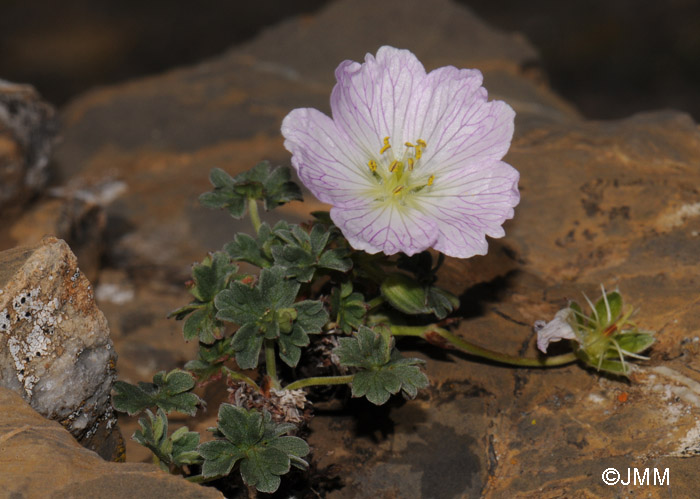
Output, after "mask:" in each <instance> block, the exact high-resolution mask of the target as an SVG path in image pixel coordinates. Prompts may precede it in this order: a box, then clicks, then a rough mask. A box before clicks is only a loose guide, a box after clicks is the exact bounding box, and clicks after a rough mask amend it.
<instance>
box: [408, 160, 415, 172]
mask: <svg viewBox="0 0 700 499" xmlns="http://www.w3.org/2000/svg"><path fill="white" fill-rule="evenodd" d="M413 163H414V161H413V158H408V170H409V171H413Z"/></svg>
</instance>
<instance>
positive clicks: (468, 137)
mask: <svg viewBox="0 0 700 499" xmlns="http://www.w3.org/2000/svg"><path fill="white" fill-rule="evenodd" d="M336 78H337V84H336V85H335V87H334V88H333V92H332V94H331V110H332V116H333V118H332V119H331V118H329V117H327V116H325V115H323V114H322V113H320V112H318V111H314V110H309V109H302V110H295V111H292V113H290V114H289V116H288V117H287V118H285V120H284V123H283V126H282V133H283V135H284V136H285V139H286V140H285V147H286V148H287V149H288V150H289V151H290V152H291V153H292V164H293V165H294V167H295V168H296V170H297V173H298V174H299V177H300V179H301V180H302V182H304V184H305V185H306V186H307V187H308V188H309V189H310V190H311V191H312V192H313V193H314V194H315V195H316V197H318V198H319V200H321V201H324V202H327V203H329V204H331V205H333V209H332V210H331V218H332V219H333V221H334V222H335V224H336V225H338V227H340V229H341V230H342V232H343V234H344V235H345V237H346V238H347V239H348V241H349V242H350V244H351V245H352V246H353V247H354V248H356V249H362V250H365V251H368V252H370V253H376V252H378V251H383V252H385V253H387V254H394V253H397V252H400V251H402V252H404V253H407V254H409V255H410V254H414V253H416V252H419V251H423V250H425V249H427V248H429V247H434V248H435V249H437V250H439V251H442V252H443V253H445V254H447V255H450V256H454V257H461V258H467V257H470V256H473V255H476V254H485V253H486V252H487V250H488V243H487V241H486V236H490V237H502V236H503V235H504V230H503V227H502V224H503V222H504V221H505V220H507V219H509V218H511V217H512V216H513V212H514V210H513V208H514V206H515V205H517V203H518V202H519V199H520V195H519V193H518V190H517V183H518V177H519V175H518V172H517V171H516V170H515V169H513V168H512V167H511V166H510V165H508V164H506V163H504V162H502V161H500V160H501V158H502V157H503V156H504V155H505V153H506V152H507V150H508V147H509V146H510V142H511V139H512V135H513V118H514V112H513V110H512V109H511V108H510V107H509V106H508V105H507V104H505V103H503V102H499V101H492V102H488V100H487V99H488V95H487V92H486V89H484V88H483V87H482V85H481V84H482V75H481V73H480V72H479V71H478V70H464V69H463V70H460V69H457V68H454V67H445V68H440V69H437V70H435V71H432V72H431V73H429V74H426V73H425V69H424V68H423V66H422V65H421V63H420V62H419V61H418V59H417V58H416V57H415V56H414V55H413V54H411V53H410V52H409V51H406V50H399V49H395V48H392V47H382V48H380V49H379V51H378V52H377V55H376V57H375V56H372V55H371V54H368V55H367V56H366V58H365V62H364V63H362V64H360V63H357V62H352V61H345V62H343V63H341V64H340V66H338V69H337V70H336ZM386 137H388V141H387V142H385V138H386ZM423 141H425V143H424V142H423ZM389 143H390V144H389ZM389 145H390V146H389Z"/></svg>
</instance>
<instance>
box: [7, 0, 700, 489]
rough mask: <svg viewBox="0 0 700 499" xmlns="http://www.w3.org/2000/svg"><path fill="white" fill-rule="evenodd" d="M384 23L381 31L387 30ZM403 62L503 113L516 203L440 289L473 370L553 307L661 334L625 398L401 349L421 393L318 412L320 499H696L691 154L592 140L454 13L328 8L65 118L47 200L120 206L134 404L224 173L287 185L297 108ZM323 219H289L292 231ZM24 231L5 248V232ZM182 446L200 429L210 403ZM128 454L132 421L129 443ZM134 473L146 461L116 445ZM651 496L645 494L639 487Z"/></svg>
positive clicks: (618, 386)
mask: <svg viewBox="0 0 700 499" xmlns="http://www.w3.org/2000/svg"><path fill="white" fill-rule="evenodd" d="M389 20H391V22H389ZM385 43H388V44H393V45H396V46H402V47H406V48H409V49H411V50H413V51H414V52H415V53H416V54H417V55H418V56H419V57H420V58H421V60H422V61H423V62H424V64H425V66H426V67H427V68H428V69H431V68H435V67H437V66H440V65H444V64H453V65H456V66H461V67H474V66H476V67H480V68H481V69H482V70H483V71H484V74H485V85H486V87H487V88H488V89H489V91H490V94H491V96H492V97H495V98H500V99H504V100H506V101H507V102H509V103H510V104H511V105H512V106H513V107H514V108H515V110H516V112H517V113H518V117H517V118H516V133H515V138H514V141H513V145H512V147H511V150H510V152H509V154H508V156H507V157H506V160H507V161H508V162H509V163H511V164H512V165H514V166H515V167H516V168H517V169H518V170H519V171H520V172H521V183H520V187H521V194H522V201H521V203H520V205H519V206H518V207H517V208H516V214H515V218H514V219H513V220H512V221H510V222H508V223H507V224H506V234H507V235H506V237H505V238H504V239H501V240H497V241H491V243H490V251H489V254H488V255H486V256H483V257H475V258H472V259H469V260H465V261H460V260H454V259H447V261H446V263H445V266H444V268H443V273H442V276H441V279H442V284H443V285H444V286H445V287H447V288H449V289H451V290H452V291H453V292H455V293H457V294H459V295H460V297H461V301H462V307H461V309H460V311H459V314H457V315H459V316H461V317H463V320H462V322H461V323H460V325H459V327H458V328H456V332H457V333H458V334H460V335H463V336H464V337H467V338H469V339H471V340H472V341H474V342H476V343H479V344H481V345H483V346H485V347H489V348H492V349H495V350H500V351H503V352H506V353H510V354H513V355H519V354H520V355H528V356H535V355H536V350H535V345H534V343H535V338H534V334H533V332H532V325H533V323H534V321H535V320H538V319H551V318H552V317H553V316H554V314H555V313H556V311H557V310H559V309H561V308H562V307H564V306H565V304H566V301H567V299H568V298H573V299H580V298H581V292H585V293H586V294H587V295H588V296H592V297H593V296H596V295H597V294H598V293H599V285H600V284H601V283H603V284H604V285H605V286H606V287H607V288H608V289H610V288H614V287H619V289H620V291H621V292H622V294H623V296H624V297H625V300H626V301H627V302H628V303H630V304H632V305H634V306H635V307H637V308H639V312H638V314H637V316H636V321H637V322H638V324H639V326H640V327H642V328H645V329H651V330H655V331H657V338H658V342H657V344H656V345H654V347H653V349H652V350H651V352H650V355H651V360H650V361H648V362H643V363H639V367H638V369H637V370H636V371H635V373H634V375H633V377H632V380H631V382H625V381H621V380H615V379H610V378H606V377H603V376H600V375H598V374H596V373H595V372H591V371H587V370H584V369H582V368H581V367H580V366H577V365H573V366H568V367H564V368H558V369H551V370H536V369H529V370H526V369H511V368H507V367H503V366H495V365H493V364H490V363H486V362H479V361H477V360H475V359H473V358H470V357H469V356H467V355H462V354H459V353H455V352H445V351H443V350H440V349H438V348H436V347H431V346H427V347H426V346H424V345H421V344H419V343H416V342H411V341H404V342H402V344H401V345H400V346H401V348H402V349H404V350H406V352H407V354H409V355H417V356H422V357H423V358H425V359H426V360H427V366H426V372H427V373H428V375H429V376H430V378H431V381H432V384H431V387H430V388H429V389H428V390H426V391H425V392H424V393H422V394H421V395H419V398H418V399H417V400H414V401H409V402H402V401H401V400H394V401H392V403H391V404H390V405H389V406H387V407H383V408H379V409H377V408H374V407H372V406H371V405H370V404H367V403H363V402H361V401H351V403H350V404H349V405H347V406H345V407H344V408H338V407H336V406H333V405H332V404H329V406H328V407H324V406H323V405H318V406H317V417H316V418H315V419H314V420H313V422H312V433H311V436H310V444H311V445H312V448H313V460H314V462H315V463H316V467H317V469H318V470H320V472H321V473H325V474H326V475H327V476H328V477H329V480H332V479H335V480H336V481H337V482H338V483H341V484H342V487H339V488H337V489H335V490H333V491H332V492H330V493H329V497H339V498H345V497H407V498H412V497H440V498H443V497H444V498H451V497H473V496H478V495H483V496H485V497H495V498H500V497H504V498H512V497H552V498H554V497H573V498H579V497H585V498H590V497H610V496H611V495H617V496H620V497H626V496H629V497H636V496H640V495H643V496H645V497H652V498H655V497H659V498H660V497H669V496H671V495H672V496H673V497H694V496H695V495H696V490H695V486H694V483H695V480H696V477H695V475H696V471H697V467H698V463H699V462H700V461H699V460H700V457H699V456H698V453H700V426H698V420H699V419H700V376H699V375H698V372H700V365H699V364H698V360H697V359H698V357H697V354H698V353H699V352H700V339H699V338H698V333H697V324H698V321H700V315H699V313H698V296H699V293H698V291H699V290H700V267H699V266H698V263H697V262H698V258H697V255H698V249H699V248H700V235H699V234H700V191H699V190H698V186H700V169H698V166H697V165H698V164H700V130H699V129H698V126H697V124H695V123H693V122H692V120H691V119H690V118H689V117H688V116H687V115H684V114H683V113H680V112H670V111H665V112H655V113H647V114H639V115H635V116H632V117H630V118H628V119H624V120H619V121H612V122H587V121H583V120H582V119H581V118H580V117H579V116H578V114H577V113H576V112H575V111H574V110H572V109H571V108H570V106H568V105H567V104H566V103H563V102H562V101H561V100H560V99H559V98H558V97H557V96H556V95H554V94H553V93H552V92H551V91H549V90H548V88H547V86H546V85H545V84H544V83H543V81H544V78H543V75H542V73H541V71H540V70H539V67H538V62H537V56H536V54H534V52H533V50H532V49H531V48H530V46H529V44H528V43H527V42H526V41H524V40H523V39H521V38H519V37H517V36H511V35H507V34H504V33H500V32H497V31H495V30H492V29H490V28H488V27H486V26H484V25H483V23H481V22H480V21H479V20H478V19H476V18H474V17H473V16H472V15H471V14H470V13H469V12H468V11H467V10H465V9H463V8H460V7H457V6H456V5H454V4H452V3H450V2H448V1H446V0H434V1H431V2H417V1H415V0H411V1H408V2H404V1H399V0H395V1H386V2H372V1H368V0H359V1H351V0H341V1H338V2H335V3H333V4H331V5H330V6H329V7H328V8H326V9H325V10H323V11H321V12H319V13H318V14H317V15H314V16H311V17H304V18H298V19H296V20H293V21H289V22H286V23H284V24H282V25H280V26H277V27H275V28H273V29H271V30H269V31H268V32H266V33H263V34H262V35H260V36H259V37H258V38H257V39H255V40H253V41H251V42H250V43H249V44H247V45H246V46H243V47H239V48H235V49H232V50H231V51H229V52H228V53H226V54H224V55H223V56H221V57H220V58H217V59H214V60H211V61H206V62H203V63H202V64H200V65H198V66H195V67H192V68H182V69H179V70H176V71H172V72H170V73H167V74H164V75H159V76H154V77H152V78H148V79H143V80H139V81H134V82H130V83H128V84H124V85H118V86H114V87H109V88H104V89H101V90H97V91H94V92H91V93H89V94H87V95H85V96H83V97H82V98H80V99H77V100H76V101H74V102H73V103H72V104H71V105H69V106H68V107H67V108H65V109H64V110H63V113H62V117H63V120H64V123H65V130H64V132H63V135H64V137H65V140H64V142H63V143H62V144H61V145H60V147H59V148H58V149H57V152H56V154H57V164H58V168H59V172H58V173H59V174H60V176H61V178H62V179H63V181H66V182H67V181H68V180H71V181H73V180H75V179H76V178H77V179H83V180H84V181H85V182H88V181H92V182H97V183H99V181H100V178H104V179H112V180H116V181H121V182H123V183H124V184H125V185H126V189H125V190H124V191H123V192H122V193H121V195H120V197H118V198H114V200H113V202H110V203H106V204H105V205H104V206H105V207H104V209H105V213H106V216H107V234H106V237H107V239H106V246H107V248H108V249H107V253H106V256H107V262H108V264H109V265H110V268H108V269H103V270H102V271H101V273H100V287H99V288H98V290H99V299H100V306H101V308H103V310H104V311H105V313H106V314H107V316H108V317H109V320H110V324H111V328H112V331H113V335H114V341H115V348H116V349H117V350H118V352H120V354H121V358H120V365H119V369H120V376H121V377H122V378H123V379H125V380H126V381H130V382H135V381H140V380H148V379H150V377H151V376H152V374H153V373H154V372H155V371H157V370H160V369H170V368H173V367H176V366H178V365H182V363H183V362H184V361H185V360H187V359H188V358H191V356H192V354H193V352H194V350H195V348H196V345H192V344H189V345H186V344H184V343H183V342H182V341H181V338H182V334H181V331H180V327H181V325H180V324H178V323H175V322H173V321H170V322H169V321H166V320H165V318H164V317H165V315H166V314H167V312H169V311H170V310H172V309H174V308H176V307H178V306H180V305H182V304H184V303H187V302H188V301H189V296H188V294H187V293H186V292H185V290H184V288H183V287H182V281H184V280H185V279H187V278H188V274H189V264H190V263H191V262H193V261H195V260H199V259H201V258H202V257H203V255H204V254H205V252H206V251H209V250H213V249H219V248H220V247H221V245H222V244H223V243H224V242H226V241H228V240H229V239H230V238H231V237H232V235H233V234H234V233H235V232H236V231H237V230H246V231H247V230H249V228H248V227H247V223H245V222H242V223H236V222H232V221H231V220H230V219H229V217H228V216H227V215H223V214H213V215H212V214H211V213H210V212H208V211H205V210H203V209H202V208H199V207H198V206H197V201H196V199H197V196H198V195H199V194H200V193H201V192H203V191H205V190H207V189H208V188H209V185H208V181H207V174H208V171H209V169H210V168H211V167H213V166H219V167H222V168H224V169H226V170H227V171H229V172H230V173H237V172H240V171H243V170H245V169H247V168H249V167H250V166H252V165H253V164H255V163H256V162H257V161H259V160H260V159H264V158H268V159H270V160H272V161H273V162H277V163H285V164H288V162H289V155H288V154H287V153H286V152H285V151H284V149H283V147H282V138H281V137H280V135H279V125H280V123H281V120H282V118H283V117H284V115H285V114H286V113H287V112H289V110H291V109H292V108H294V107H302V106H303V107H307V106H308V107H318V108H320V109H323V110H325V111H327V110H328V98H329V95H330V89H331V87H332V84H333V76H332V74H333V70H334V69H335V67H336V66H337V64H338V63H339V62H340V61H341V60H342V59H344V58H352V59H354V60H359V59H362V58H363V57H364V54H365V52H368V51H370V52H375V51H376V49H377V48H378V46H379V45H381V44H385ZM321 206H322V205H320V204H319V203H317V202H314V201H311V200H310V201H309V202H306V203H305V204H300V203H292V204H291V205H289V206H287V207H285V209H284V210H283V211H282V213H281V214H277V215H275V214H273V215H272V217H275V216H286V217H290V218H297V219H298V218H305V217H306V216H307V214H308V212H310V211H313V210H315V209H319V208H320V207H321ZM15 230H17V229H15ZM204 396H205V398H206V399H207V400H208V401H209V402H210V405H209V407H210V410H209V412H208V413H203V414H200V415H199V416H198V418H197V419H196V420H195V421H194V422H192V424H190V423H189V422H188V425H189V426H190V428H193V429H197V430H199V431H204V430H205V429H206V428H207V427H210V426H213V422H214V420H215V415H216V414H215V413H216V411H215V410H211V409H212V408H215V407H217V404H218V402H219V401H221V400H222V399H223V397H224V395H222V393H220V392H216V391H215V390H214V388H208V390H207V392H206V393H204ZM123 424H124V428H125V432H127V433H131V432H132V431H133V429H134V428H135V422H134V420H133V419H132V420H129V419H124V420H123ZM127 447H128V448H127V456H128V459H129V460H142V459H147V458H148V454H147V452H144V451H143V450H142V449H141V448H140V447H139V446H138V445H135V444H132V443H127ZM608 467H615V468H617V469H619V470H620V471H621V472H622V473H623V478H624V474H625V473H626V470H627V469H628V468H630V469H634V468H639V469H640V470H641V471H642V472H643V470H644V469H645V468H650V469H651V470H653V469H654V468H658V469H659V470H660V471H661V472H663V471H664V469H665V468H669V471H670V486H669V485H668V484H665V485H663V486H643V487H640V486H635V485H633V484H632V485H629V486H622V485H618V486H615V487H608V486H606V485H604V484H603V482H602V480H601V473H602V472H603V470H605V469H606V468H608ZM652 473H653V471H652Z"/></svg>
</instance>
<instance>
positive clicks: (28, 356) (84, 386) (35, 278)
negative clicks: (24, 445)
mask: <svg viewBox="0 0 700 499" xmlns="http://www.w3.org/2000/svg"><path fill="white" fill-rule="evenodd" d="M0 289H1V290H2V292H1V293H0V384H1V386H4V387H6V388H10V389H12V390H14V391H16V392H17V393H19V394H20V395H21V396H22V397H23V398H24V399H25V400H27V401H28V402H29V403H30V404H31V405H32V407H34V409H36V410H37V411H38V412H39V413H41V414H43V415H44V416H46V417H47V418H49V419H54V420H56V421H60V422H61V423H62V424H63V425H64V426H65V427H66V428H67V429H68V430H69V431H70V432H71V433H72V434H73V436H75V437H76V438H77V439H79V440H80V441H82V442H83V443H86V444H87V443H93V437H94V436H95V434H96V433H100V434H102V436H105V435H108V434H109V433H111V429H112V427H113V426H114V425H115V424H116V419H115V418H114V415H113V412H112V409H111V404H110V400H109V396H110V390H111V389H112V383H113V382H114V378H115V369H114V368H115V362H116V353H115V351H114V348H113V345H112V341H111V340H110V338H109V328H108V327H107V321H106V319H105V317H104V314H103V313H102V312H101V311H100V310H99V309H98V308H97V306H96V305H95V301H94V298H93V295H94V293H93V290H92V286H91V285H90V283H89V281H88V280H87V279H86V278H85V277H84V276H83V275H82V274H81V272H80V269H79V268H78V265H77V260H76V258H75V256H74V255H73V253H72V252H71V251H70V248H69V247H68V245H67V244H66V243H65V242H64V241H61V240H58V239H55V238H50V237H49V238H45V239H44V240H43V241H42V243H41V244H40V245H38V246H34V247H19V248H15V249H12V250H7V251H3V252H2V253H0ZM102 427H104V428H102ZM96 444H97V443H95V445H96Z"/></svg>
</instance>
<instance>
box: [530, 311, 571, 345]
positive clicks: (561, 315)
mask: <svg viewBox="0 0 700 499" xmlns="http://www.w3.org/2000/svg"><path fill="white" fill-rule="evenodd" d="M572 313H573V311H572V310H571V309H570V308H568V307H567V308H564V309H562V310H560V311H559V312H557V313H556V314H555V315H554V319H552V320H551V321H549V322H547V323H545V322H544V321H537V322H536V323H535V331H537V348H538V349H540V351H541V352H542V353H547V347H548V346H549V344H550V343H552V342H553V341H560V340H577V338H576V332H575V331H574V328H572V327H571V324H570V323H569V320H570V318H571V314H572Z"/></svg>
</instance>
